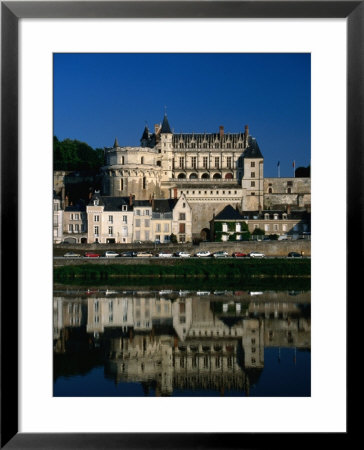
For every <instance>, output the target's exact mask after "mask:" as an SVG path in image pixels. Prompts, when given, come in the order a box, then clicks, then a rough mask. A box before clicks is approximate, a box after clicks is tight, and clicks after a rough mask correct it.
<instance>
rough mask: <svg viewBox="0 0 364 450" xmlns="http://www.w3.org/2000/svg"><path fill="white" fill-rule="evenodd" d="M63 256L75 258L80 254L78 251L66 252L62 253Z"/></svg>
mask: <svg viewBox="0 0 364 450" xmlns="http://www.w3.org/2000/svg"><path fill="white" fill-rule="evenodd" d="M63 256H64V257H65V258H76V257H77V256H81V255H80V254H79V253H73V252H67V253H65V254H64V255H63Z"/></svg>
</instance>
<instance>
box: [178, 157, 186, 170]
mask: <svg viewBox="0 0 364 450" xmlns="http://www.w3.org/2000/svg"><path fill="white" fill-rule="evenodd" d="M179 166H180V168H181V169H183V168H184V166H185V159H184V158H183V156H182V157H180V159H179Z"/></svg>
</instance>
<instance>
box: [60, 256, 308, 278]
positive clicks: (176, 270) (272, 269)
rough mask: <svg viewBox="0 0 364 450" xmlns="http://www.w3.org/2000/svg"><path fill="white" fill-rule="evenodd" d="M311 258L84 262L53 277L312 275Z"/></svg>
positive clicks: (68, 267)
mask: <svg viewBox="0 0 364 450" xmlns="http://www.w3.org/2000/svg"><path fill="white" fill-rule="evenodd" d="M310 274H311V260H309V259H297V260H288V259H260V260H257V259H255V260H252V259H244V260H228V261H226V260H222V259H221V260H201V259H198V260H178V261H175V262H174V264H170V265H157V264H156V265H154V264H135V265H133V264H130V265H129V264H120V265H119V264H110V265H103V264H82V265H70V266H62V267H55V268H54V280H55V281H57V282H64V281H69V280H75V279H79V280H80V279H83V280H101V281H106V280H107V281H109V280H112V279H115V278H117V279H120V278H126V279H133V278H134V279H135V278H140V277H143V278H148V277H150V278H164V279H168V278H172V279H173V278H177V279H180V280H181V279H196V278H198V279H242V278H243V279H245V278H265V277H270V278H272V277H273V278H276V277H278V278H281V277H283V278H287V277H304V278H309V277H310Z"/></svg>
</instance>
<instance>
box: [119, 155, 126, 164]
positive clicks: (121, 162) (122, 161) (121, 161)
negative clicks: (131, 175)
mask: <svg viewBox="0 0 364 450" xmlns="http://www.w3.org/2000/svg"><path fill="white" fill-rule="evenodd" d="M120 164H125V162H124V156H122V157H121V158H120Z"/></svg>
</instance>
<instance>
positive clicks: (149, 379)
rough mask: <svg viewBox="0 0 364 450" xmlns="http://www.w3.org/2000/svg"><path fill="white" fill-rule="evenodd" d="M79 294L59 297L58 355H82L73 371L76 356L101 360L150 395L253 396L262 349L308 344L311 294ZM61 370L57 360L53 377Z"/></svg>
mask: <svg viewBox="0 0 364 450" xmlns="http://www.w3.org/2000/svg"><path fill="white" fill-rule="evenodd" d="M76 294H77V296H76V295H75V293H72V292H71V293H62V296H59V297H54V352H55V358H57V356H59V355H61V354H63V355H70V356H71V355H73V356H74V355H78V356H77V357H76V358H75V361H74V365H75V367H74V372H73V373H77V361H79V362H80V361H81V360H83V365H82V369H83V371H87V369H88V368H89V369H90V368H92V364H97V363H99V364H103V365H104V374H105V377H106V378H109V379H112V380H113V381H114V382H115V383H116V384H118V383H130V382H137V383H141V384H142V386H143V390H144V393H145V394H146V395H149V393H150V392H153V391H154V392H155V394H156V395H171V394H172V392H173V391H174V390H182V391H186V390H189V391H190V390H200V391H201V390H214V391H217V392H219V393H220V394H221V395H224V392H225V391H227V390H229V391H230V390H235V391H241V392H243V393H245V395H249V390H250V386H252V385H254V384H255V383H256V382H257V381H258V379H259V377H260V375H261V372H262V370H263V368H264V349H265V348H267V347H277V348H287V347H288V348H289V347H291V348H294V349H303V350H310V347H311V320H310V293H309V292H273V291H269V292H242V291H239V292H236V291H235V292H229V291H215V292H204V291H198V292H188V291H159V292H153V291H125V292H123V293H117V292H113V291H111V292H110V291H106V292H105V291H104V292H96V293H92V292H91V293H87V292H86V293H79V292H78V293H76ZM80 354H82V357H81V358H80ZM91 355H92V358H89V359H90V361H91V362H90V361H89V360H88V356H91ZM85 360H87V361H88V362H85ZM88 366H91V367H88ZM82 369H81V368H80V371H82ZM62 375H65V373H64V372H63V366H62V364H58V365H57V364H56V361H55V378H57V377H58V376H62ZM91 395H92V394H91Z"/></svg>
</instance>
